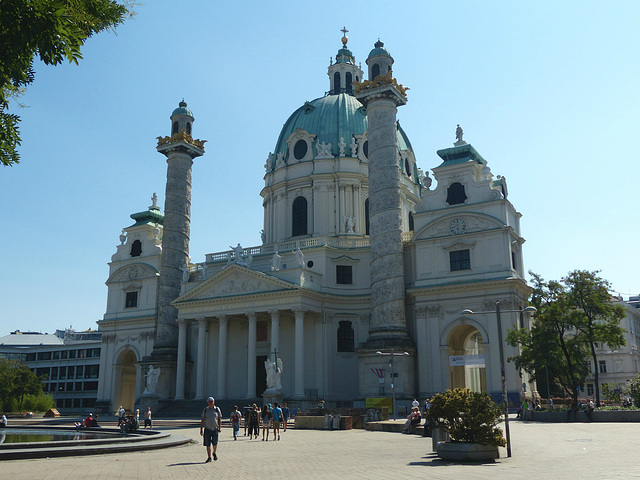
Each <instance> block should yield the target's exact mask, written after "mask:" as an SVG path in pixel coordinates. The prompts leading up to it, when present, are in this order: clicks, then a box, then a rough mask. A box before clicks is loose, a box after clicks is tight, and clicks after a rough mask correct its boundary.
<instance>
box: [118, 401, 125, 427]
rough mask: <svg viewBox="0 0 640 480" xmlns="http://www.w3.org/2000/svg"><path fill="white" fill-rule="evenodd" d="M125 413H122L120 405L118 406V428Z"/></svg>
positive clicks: (122, 421) (122, 409)
mask: <svg viewBox="0 0 640 480" xmlns="http://www.w3.org/2000/svg"><path fill="white" fill-rule="evenodd" d="M125 413H126V412H125V411H124V408H122V405H120V408H119V409H118V426H120V425H122V424H123V423H124V414H125Z"/></svg>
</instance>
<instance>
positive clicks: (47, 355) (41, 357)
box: [38, 352, 51, 360]
mask: <svg viewBox="0 0 640 480" xmlns="http://www.w3.org/2000/svg"><path fill="white" fill-rule="evenodd" d="M38 360H51V352H40V353H38Z"/></svg>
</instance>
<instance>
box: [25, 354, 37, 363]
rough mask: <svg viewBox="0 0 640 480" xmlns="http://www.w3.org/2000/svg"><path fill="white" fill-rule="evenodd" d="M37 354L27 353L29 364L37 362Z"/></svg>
mask: <svg viewBox="0 0 640 480" xmlns="http://www.w3.org/2000/svg"><path fill="white" fill-rule="evenodd" d="M35 361H36V354H35V353H27V362H35Z"/></svg>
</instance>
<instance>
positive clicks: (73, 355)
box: [69, 350, 76, 358]
mask: <svg viewBox="0 0 640 480" xmlns="http://www.w3.org/2000/svg"><path fill="white" fill-rule="evenodd" d="M69 358H76V351H75V350H69Z"/></svg>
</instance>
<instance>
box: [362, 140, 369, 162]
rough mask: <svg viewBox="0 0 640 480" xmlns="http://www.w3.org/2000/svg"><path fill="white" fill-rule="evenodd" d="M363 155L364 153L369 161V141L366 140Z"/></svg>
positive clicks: (363, 145)
mask: <svg viewBox="0 0 640 480" xmlns="http://www.w3.org/2000/svg"><path fill="white" fill-rule="evenodd" d="M362 153H364V158H366V159H367V160H369V140H366V141H365V142H364V143H363V144H362Z"/></svg>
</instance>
